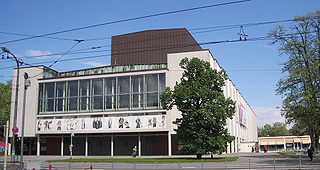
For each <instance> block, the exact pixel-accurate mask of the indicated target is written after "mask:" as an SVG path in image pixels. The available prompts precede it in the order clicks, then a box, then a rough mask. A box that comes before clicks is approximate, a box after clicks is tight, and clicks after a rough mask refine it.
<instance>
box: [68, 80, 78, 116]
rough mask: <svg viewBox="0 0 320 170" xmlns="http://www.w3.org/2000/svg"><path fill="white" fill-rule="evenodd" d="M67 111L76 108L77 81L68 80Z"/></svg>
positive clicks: (75, 109)
mask: <svg viewBox="0 0 320 170" xmlns="http://www.w3.org/2000/svg"><path fill="white" fill-rule="evenodd" d="M67 86H68V97H67V103H68V104H67V106H68V111H77V110H78V81H77V80H76V81H68V84H67Z"/></svg>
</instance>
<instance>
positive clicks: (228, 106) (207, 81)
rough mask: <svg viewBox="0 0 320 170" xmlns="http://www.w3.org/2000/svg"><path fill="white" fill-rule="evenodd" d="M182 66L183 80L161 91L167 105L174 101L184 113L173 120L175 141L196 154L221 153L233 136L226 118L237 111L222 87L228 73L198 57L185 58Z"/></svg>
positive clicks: (169, 106)
mask: <svg viewBox="0 0 320 170" xmlns="http://www.w3.org/2000/svg"><path fill="white" fill-rule="evenodd" d="M180 67H181V68H182V69H183V70H184V72H183V74H182V77H181V79H180V83H176V85H175V87H174V89H172V90H171V89H170V88H169V87H167V88H166V89H165V91H164V93H162V95H161V101H162V102H163V103H164V109H167V110H170V109H172V107H173V106H174V105H175V106H176V107H177V109H178V110H179V111H180V112H181V116H182V117H181V118H177V119H176V121H174V122H173V123H174V124H176V125H177V129H175V131H176V132H177V134H176V138H175V139H176V142H177V143H178V144H179V145H183V151H185V152H186V153H189V154H196V155H197V158H201V156H202V155H203V154H205V153H208V152H209V151H213V152H215V153H218V154H221V153H222V152H225V151H226V148H227V142H231V141H233V140H234V137H233V136H230V135H229V133H228V132H227V129H226V128H225V127H226V125H227V122H226V119H227V118H230V119H232V116H233V115H234V113H235V102H234V101H232V100H231V99H230V98H228V99H226V98H225V96H224V94H223V90H222V87H223V86H224V85H225V80H227V76H226V74H225V72H224V71H223V70H222V71H219V72H218V71H217V70H214V69H212V68H211V67H210V64H209V63H208V62H206V61H203V60H200V59H198V58H192V59H190V60H189V59H187V58H184V59H182V60H181V62H180Z"/></svg>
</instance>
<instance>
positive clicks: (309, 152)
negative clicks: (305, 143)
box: [308, 145, 314, 161]
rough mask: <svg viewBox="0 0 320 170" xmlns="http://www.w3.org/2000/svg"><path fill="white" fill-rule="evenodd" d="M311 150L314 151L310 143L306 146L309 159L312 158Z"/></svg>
mask: <svg viewBox="0 0 320 170" xmlns="http://www.w3.org/2000/svg"><path fill="white" fill-rule="evenodd" d="M313 152H314V149H313V147H312V145H310V146H309V148H308V157H309V158H310V161H312V160H313Z"/></svg>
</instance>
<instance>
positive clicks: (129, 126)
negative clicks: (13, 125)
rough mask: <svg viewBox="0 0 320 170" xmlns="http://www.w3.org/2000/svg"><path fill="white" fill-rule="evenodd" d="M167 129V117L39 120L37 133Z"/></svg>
mask: <svg viewBox="0 0 320 170" xmlns="http://www.w3.org/2000/svg"><path fill="white" fill-rule="evenodd" d="M162 128H166V115H146V116H122V117H96V118H92V117H90V118H73V119H38V120H37V127H36V131H37V132H71V131H72V132H77V131H79V132H83V131H99V130H101V131H102V130H103V131H106V130H110V131H111V130H126V131H128V130H139V129H141V130H144V129H162Z"/></svg>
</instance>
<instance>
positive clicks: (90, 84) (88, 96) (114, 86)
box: [38, 73, 165, 114]
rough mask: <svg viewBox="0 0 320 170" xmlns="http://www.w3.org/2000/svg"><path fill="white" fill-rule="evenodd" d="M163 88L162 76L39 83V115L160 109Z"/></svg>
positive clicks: (163, 77) (151, 75)
mask: <svg viewBox="0 0 320 170" xmlns="http://www.w3.org/2000/svg"><path fill="white" fill-rule="evenodd" d="M164 88H165V74H164V73H161V74H147V75H134V76H121V77H108V78H97V79H85V80H73V81H59V82H47V83H40V84H39V100H38V112H39V114H43V113H66V112H89V111H110V110H134V109H136V110H137V109H159V108H160V107H161V105H160V100H159V96H160V93H161V92H162V91H163V90H164Z"/></svg>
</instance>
